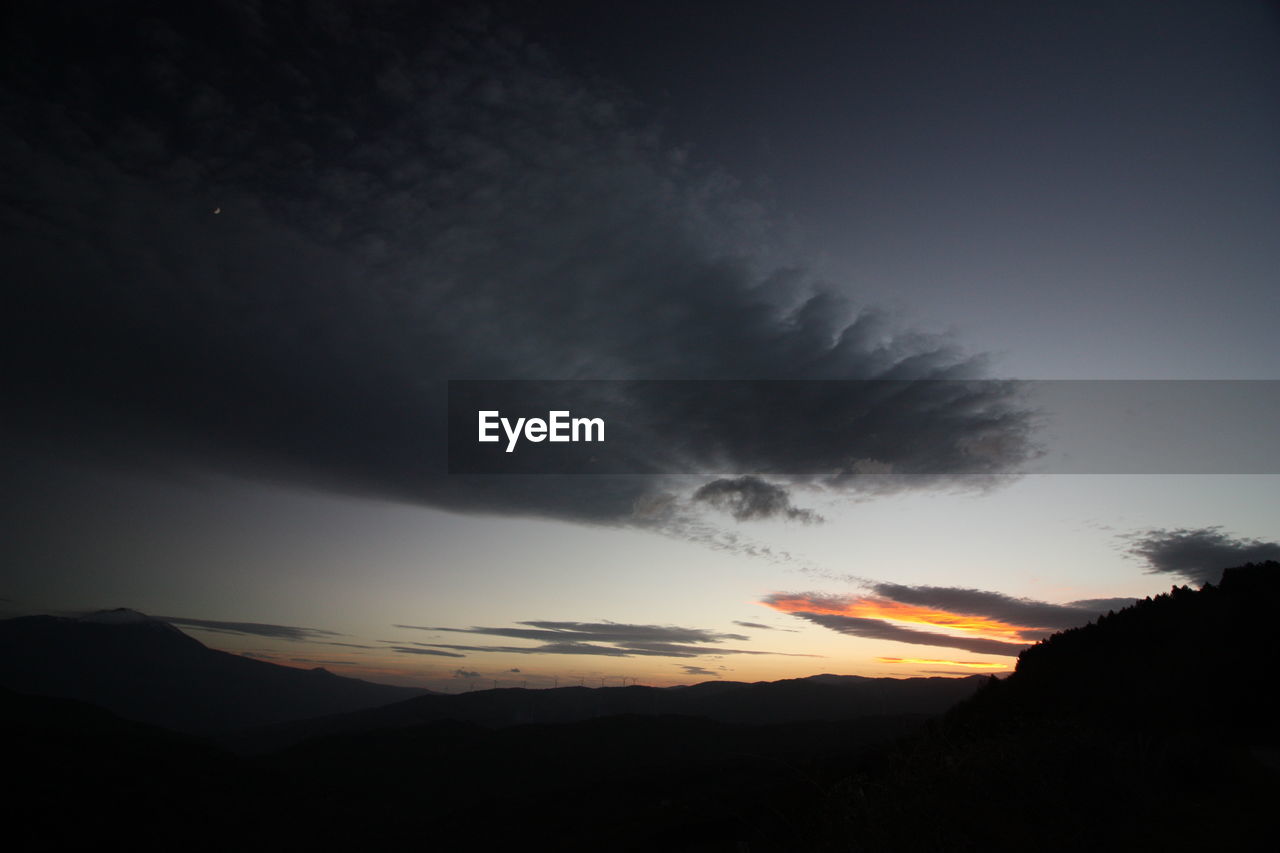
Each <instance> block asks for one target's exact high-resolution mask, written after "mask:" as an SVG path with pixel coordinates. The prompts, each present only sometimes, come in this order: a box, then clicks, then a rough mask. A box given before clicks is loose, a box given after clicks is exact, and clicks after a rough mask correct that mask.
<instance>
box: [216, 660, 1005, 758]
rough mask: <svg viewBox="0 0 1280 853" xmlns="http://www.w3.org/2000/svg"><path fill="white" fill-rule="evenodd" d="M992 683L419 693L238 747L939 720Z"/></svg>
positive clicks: (845, 679)
mask: <svg viewBox="0 0 1280 853" xmlns="http://www.w3.org/2000/svg"><path fill="white" fill-rule="evenodd" d="M984 681H985V679H984V678H983V677H982V676H970V677H968V678H906V679H893V678H859V677H855V676H839V677H837V676H830V675H822V676H813V677H811V678H796V679H788V680H784V681H766V682H757V683H754V684H746V683H742V682H736V681H727V682H726V681H709V682H704V683H702V684H695V685H692V686H688V687H662V688H659V687H640V686H631V687H605V688H587V687H561V688H557V689H551V690H546V689H544V690H522V689H518V688H509V689H501V690H478V691H475V692H474V693H459V694H452V695H440V694H437V695H430V696H419V697H416V698H414V699H408V700H406V701H403V702H398V703H396V704H394V705H388V706H385V707H382V708H373V709H370V710H367V711H357V712H354V713H351V714H344V715H340V716H334V717H328V718H322V719H314V720H302V721H298V722H293V723H285V724H281V725H279V726H272V727H268V728H266V729H263V730H256V731H251V732H245V733H243V734H242V735H237V736H235V737H234V738H232V739H231V740H230V741H229V745H231V746H232V747H234V748H235V749H237V750H240V751H243V752H263V751H269V750H273V749H280V748H283V747H285V746H288V745H290V744H293V743H297V742H299V741H302V740H305V739H307V738H312V737H319V736H326V735H336V734H356V733H360V732H370V731H376V730H380V729H396V728H407V727H411V726H420V725H424V724H428V723H436V722H442V721H446V720H450V721H455V722H465V723H473V724H477V725H482V726H488V727H505V726H515V725H530V724H555V723H573V722H581V721H584V720H591V719H596V718H600V717H609V716H617V715H623V714H626V715H634V716H671V715H679V716H688V717H701V718H704V719H709V720H715V721H717V722H722V723H736V724H747V725H763V724H776V723H791V722H815V721H841V720H851V719H856V718H859V717H869V716H873V715H894V716H898V715H919V716H929V715H934V714H940V713H942V712H943V711H945V710H946V709H947V708H950V707H951V706H953V705H955V704H956V703H957V702H959V701H961V700H962V699H965V698H968V697H969V696H971V695H972V694H973V692H974V691H975V690H976V689H978V687H979V686H980V685H981V684H982V683H983V682H984Z"/></svg>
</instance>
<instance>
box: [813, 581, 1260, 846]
mask: <svg viewBox="0 0 1280 853" xmlns="http://www.w3.org/2000/svg"><path fill="white" fill-rule="evenodd" d="M1278 606H1280V564H1277V563H1275V562H1267V563H1262V564H1248V565H1245V566H1242V567H1238V568H1233V569H1228V570H1227V571H1226V572H1225V573H1224V574H1223V577H1222V581H1221V582H1220V583H1219V584H1217V585H1212V584H1206V585H1205V586H1204V587H1203V588H1202V589H1200V590H1192V589H1190V588H1188V587H1175V588H1173V589H1172V590H1171V591H1170V592H1169V593H1167V594H1163V595H1159V596H1156V597H1154V598H1148V599H1146V600H1144V601H1139V602H1137V603H1135V604H1134V605H1132V606H1130V607H1126V608H1124V609H1123V610H1121V611H1119V612H1115V613H1109V614H1107V615H1106V616H1103V617H1101V618H1099V619H1098V620H1097V621H1096V622H1094V623H1091V624H1089V625H1086V626H1084V627H1081V628H1075V629H1072V630H1068V631H1063V632H1061V633H1058V634H1055V635H1053V636H1051V637H1049V638H1047V639H1046V640H1044V641H1042V642H1041V643H1039V644H1037V645H1035V646H1033V647H1031V648H1029V649H1027V650H1026V651H1024V652H1023V653H1022V655H1021V657H1020V659H1019V661H1018V666H1017V670H1016V671H1015V672H1014V673H1013V674H1012V675H1010V676H1009V677H1008V678H1006V679H1003V680H996V679H991V680H990V681H989V682H988V684H987V685H985V686H984V687H983V689H981V690H980V691H978V693H977V694H976V695H975V696H974V697H973V698H971V699H969V700H967V701H965V702H963V703H961V704H959V705H958V706H956V707H955V708H954V709H952V710H951V711H949V712H948V713H947V714H946V715H945V716H944V717H943V718H942V719H940V720H939V721H937V722H936V723H934V724H931V725H930V726H929V727H928V729H927V730H926V732H925V733H923V734H921V735H920V736H918V737H915V738H912V739H909V740H908V741H906V742H905V743H904V744H902V745H900V746H899V747H898V748H897V749H896V750H895V751H894V752H893V753H891V754H889V755H887V756H884V757H883V758H882V759H881V761H880V762H879V764H878V765H877V766H876V767H874V768H873V769H870V770H867V771H865V772H864V773H863V774H861V775H860V776H858V777H857V778H856V780H855V781H854V783H853V784H852V786H851V790H852V791H854V792H856V796H851V797H850V799H849V800H848V806H849V808H848V810H847V812H846V813H845V814H843V815H840V816H839V817H838V818H837V817H836V816H834V815H832V814H826V815H824V816H823V819H825V820H827V821H828V825H829V826H830V827H831V828H832V830H833V831H832V835H831V836H830V837H829V838H828V842H829V843H831V844H832V845H834V846H836V847H839V846H842V845H847V844H850V843H854V840H856V843H857V845H858V846H859V847H860V848H861V849H866V850H895V851H916V850H940V849H942V850H957V851H964V850H973V851H978V850H982V851H984V853H985V851H991V850H1015V849H1018V850H1022V849H1028V848H1032V847H1034V848H1035V849H1037V850H1081V849H1087V848H1090V847H1095V848H1096V847H1102V848H1104V849H1128V850H1254V849H1257V850H1270V849H1274V844H1275V841H1276V837H1275V836H1276V833H1275V831H1274V829H1273V822H1272V815H1273V814H1274V809H1275V803H1276V801H1277V797H1278V796H1280V774H1278V771H1280V762H1278V761H1277V756H1278V755H1280V715H1278V714H1277V713H1276V703H1275V699H1274V696H1275V691H1276V683H1275V681H1276V679H1275V660H1276V655H1277V653H1280V641H1278V640H1277V634H1276V631H1277V628H1276V623H1275V620H1274V614H1275V612H1276V608H1277V607H1278Z"/></svg>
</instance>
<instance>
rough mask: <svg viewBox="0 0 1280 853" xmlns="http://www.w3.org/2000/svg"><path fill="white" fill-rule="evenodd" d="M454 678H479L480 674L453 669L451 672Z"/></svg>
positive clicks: (468, 670)
mask: <svg viewBox="0 0 1280 853" xmlns="http://www.w3.org/2000/svg"><path fill="white" fill-rule="evenodd" d="M453 677H454V678H479V677H480V673H478V672H476V671H475V670H470V669H455V670H454V671H453Z"/></svg>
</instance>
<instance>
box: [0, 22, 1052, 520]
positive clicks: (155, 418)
mask: <svg viewBox="0 0 1280 853" xmlns="http://www.w3.org/2000/svg"><path fill="white" fill-rule="evenodd" d="M27 8H28V12H29V14H26V15H25V16H24V17H23V19H22V26H21V27H13V28H7V35H6V36H5V37H4V44H3V48H4V55H5V61H6V74H5V75H4V81H5V82H4V83H3V84H2V85H3V87H4V91H3V92H2V93H0V94H2V95H3V99H2V100H0V110H2V111H3V113H2V116H0V118H2V120H0V174H2V176H3V182H4V186H5V188H6V190H5V194H4V197H3V199H2V200H0V217H3V219H4V222H5V229H6V233H7V235H8V237H9V239H6V240H5V241H4V242H3V248H0V266H2V267H3V268H4V270H5V274H6V277H7V279H8V280H10V281H13V282H21V286H15V287H10V288H6V289H5V295H4V297H3V302H2V303H0V341H3V343H0V349H2V350H3V358H4V363H5V365H6V370H5V371H4V374H3V378H2V379H0V383H2V384H0V398H3V399H4V400H5V403H6V410H7V411H8V412H10V413H11V415H12V416H11V417H8V418H6V427H5V428H6V431H7V432H8V433H9V435H8V437H7V443H10V444H12V443H13V442H14V441H21V442H24V443H26V444H28V445H32V444H34V445H37V446H39V447H41V448H43V449H45V450H48V451H50V452H53V453H57V454H63V455H65V454H69V453H73V452H74V453H76V454H79V455H81V456H88V457H89V458H93V459H98V458H100V457H109V458H112V459H115V460H117V461H121V460H123V461H124V463H125V464H129V465H135V466H136V465H142V464H146V465H148V466H162V467H174V466H185V465H196V466H198V467H202V468H211V469H215V470H220V471H227V472H231V473H238V474H240V475H245V476H251V477H268V478H281V477H284V478H288V479H290V480H293V481H295V482H302V483H307V484H311V485H316V486H319V487H323V488H329V489H335V490H341V491H345V492H352V493H369V494H376V495H379V496H386V497H390V498H394V499H400V500H408V501H416V502H421V503H426V504H432V505H438V506H445V507H449V508H452V509H457V510H474V511H486V512H518V513H538V514H544V515H552V516H559V517H567V518H574V519H588V520H590V519H594V520H617V519H623V518H628V517H629V516H630V514H631V512H632V509H633V507H634V506H635V504H636V500H637V499H638V498H640V497H642V496H643V495H644V494H645V493H647V492H648V491H649V490H650V489H651V488H653V484H652V483H650V482H648V481H646V480H644V479H640V478H612V477H607V478H561V479H556V478H522V477H495V478H467V477H453V478H450V477H448V476H446V474H445V470H444V466H443V461H442V459H441V453H440V448H441V447H443V446H444V443H445V428H444V424H445V418H444V414H445V413H444V411H443V402H444V400H445V380H447V379H448V378H450V377H459V376H467V377H472V378H539V379H546V378H582V377H587V378H627V379H629V378H637V377H638V378H648V377H664V378H677V379H680V378H684V379H716V378H738V377H743V376H748V377H758V378H764V379H897V380H909V382H908V387H906V388H905V389H902V388H898V389H897V390H895V391H894V392H893V394H894V395H895V398H894V401H893V402H894V405H893V406H891V407H889V408H880V407H877V406H876V405H875V403H876V401H875V400H871V399H862V398H857V399H852V400H851V399H844V398H840V399H836V398H834V397H832V396H831V395H832V393H835V392H826V391H824V392H821V393H820V394H818V396H817V397H815V398H814V399H810V400H806V401H804V403H803V405H797V407H796V408H795V410H794V411H787V412H781V413H779V418H780V421H779V424H778V427H777V429H778V432H777V433H776V435H777V436H797V435H806V436H808V439H807V440H805V441H776V440H773V438H776V436H773V437H768V438H769V439H770V440H765V441H762V440H761V437H760V436H758V435H745V434H743V433H742V432H741V431H740V430H739V429H737V428H736V426H735V423H734V422H733V418H732V416H731V415H732V413H730V412H726V413H725V414H724V417H723V421H724V422H723V423H710V424H705V425H704V427H705V436H709V437H710V438H709V439H708V440H701V439H700V440H699V441H694V440H693V438H692V437H689V438H688V439H687V440H686V438H685V437H684V436H683V435H682V433H681V432H680V430H679V429H678V428H677V429H674V430H673V427H672V425H677V426H678V425H679V424H681V423H683V422H684V421H683V420H682V418H683V417H684V416H685V415H686V414H687V409H686V408H685V406H686V403H685V402H682V401H679V400H670V399H661V400H646V399H643V398H637V400H635V401H634V403H635V409H636V417H637V422H647V423H653V424H658V425H664V426H661V427H654V428H653V429H652V430H650V431H648V432H647V433H643V434H642V438H640V439H638V445H637V449H636V452H637V453H638V454H641V455H645V456H647V457H650V458H652V459H653V460H655V465H657V466H658V469H659V470H661V469H662V465H663V464H665V463H663V462H662V460H667V459H670V460H672V464H673V465H674V464H676V463H678V464H679V470H692V469H691V468H689V467H688V465H689V462H690V461H694V462H697V461H704V462H708V463H709V462H713V461H714V462H716V463H720V462H723V461H725V460H728V462H729V463H731V465H732V466H733V467H734V469H735V470H740V471H758V470H767V468H766V466H765V464H764V463H765V462H768V463H769V464H770V465H773V466H774V468H773V469H772V470H813V469H814V467H815V465H814V463H815V462H822V461H825V460H830V465H829V466H821V465H820V466H817V467H820V468H823V469H824V470H826V469H829V470H831V471H833V472H836V474H835V475H833V477H831V478H829V479H830V480H831V481H832V482H834V483H837V484H843V485H849V480H848V478H847V476H846V475H848V474H849V473H850V472H853V471H855V470H863V468H865V466H870V469H872V470H876V471H891V472H894V473H903V474H912V473H918V472H921V471H928V472H931V473H932V474H936V475H938V476H937V477H934V478H933V479H932V480H918V481H913V482H916V483H917V484H919V483H924V484H928V483H929V482H936V480H937V478H938V477H942V478H945V475H946V474H947V472H948V471H952V470H955V469H957V467H963V468H965V470H972V468H973V465H974V463H975V461H976V462H977V463H978V465H977V467H978V470H979V471H983V470H992V471H996V470H1007V468H1008V466H1009V465H1010V463H1011V462H1014V461H1016V460H1018V459H1020V458H1023V457H1024V456H1026V455H1027V454H1028V453H1029V452H1030V445H1029V442H1028V434H1029V423H1030V422H1029V419H1028V417H1027V415H1026V413H1025V412H1024V411H1022V409H1021V408H1020V406H1019V404H1018V402H1017V400H1016V397H1015V395H1014V393H1013V388H1012V386H1011V385H1008V384H1004V383H982V384H976V385H970V384H966V383H946V382H942V383H939V382H930V381H916V380H934V379H966V378H971V377H974V376H977V375H979V374H980V373H981V371H982V364H981V361H980V359H974V358H970V357H968V356H965V355H964V354H962V353H961V352H959V351H958V350H957V349H956V348H955V347H954V346H953V345H951V344H950V343H949V342H947V341H946V340H943V339H939V338H934V337H930V336H927V335H921V334H916V333H910V332H900V331H896V330H895V329H893V328H892V327H890V326H889V325H888V324H887V323H886V322H885V321H884V320H883V318H881V317H879V316H877V315H876V314H874V313H871V312H867V311H855V310H854V309H853V308H852V307H851V306H850V305H849V304H848V303H847V302H845V301H844V300H842V299H841V298H840V297H838V296H836V295H834V293H832V292H831V291H830V290H829V289H824V288H823V287H822V286H820V285H819V284H817V283H815V282H813V281H811V280H810V279H809V278H808V277H807V276H806V275H805V274H804V273H803V272H799V271H797V270H795V269H793V268H790V267H786V266H784V265H781V264H778V263H776V262H774V261H773V260H772V259H771V258H769V257H768V256H767V251H766V250H765V249H762V248H760V247H761V246H764V245H767V244H768V240H767V235H768V233H769V231H770V229H771V226H772V223H771V222H770V221H769V220H768V218H767V216H765V215H764V214H763V212H762V211H761V209H760V208H759V207H758V206H753V205H751V204H749V203H746V202H744V201H743V199H741V197H740V196H739V195H738V194H737V192H736V190H735V189H734V187H733V185H732V183H731V182H729V181H726V180H725V179H724V178H723V177H721V176H718V175H714V174H711V173H709V172H708V171H703V170H700V169H699V168H696V167H694V166H691V165H690V164H689V163H688V162H687V160H686V159H685V158H684V156H683V154H682V153H681V152H679V151H677V150H674V149H672V148H670V147H668V146H667V145H666V143H664V142H663V141H662V139H661V137H660V136H659V135H658V134H656V133H655V132H653V131H651V130H649V129H647V128H644V127H642V126H640V125H639V124H638V123H637V122H635V121H634V120H633V119H632V118H630V117H629V113H628V109H627V108H626V107H625V106H624V102H623V99H622V98H621V97H619V96H616V95H615V94H612V93H611V92H610V91H607V90H604V89H603V88H602V87H600V86H597V85H595V84H588V83H584V82H583V81H580V80H576V79H573V78H571V77H569V76H568V75H567V74H566V73H564V72H563V71H561V70H559V69H558V67H557V66H556V65H555V63H554V62H553V61H550V60H548V59H546V58H544V57H543V55H542V54H541V52H540V51H539V50H538V49H537V48H536V47H535V46H532V45H529V44H527V43H526V42H524V41H523V40H522V39H521V37H520V36H518V35H517V34H514V33H512V32H511V31H510V29H509V28H505V27H502V26H500V25H493V26H490V25H488V24H485V23H484V18H483V16H476V15H471V14H454V13H452V12H451V13H447V14H446V13H440V12H439V11H438V8H437V7H436V5H435V4H415V3H396V2H391V3H384V4H360V5H359V11H358V12H352V13H351V14H343V15H320V14H315V10H316V8H318V7H315V6H314V5H313V4H310V3H305V2H302V0H284V2H279V3H270V4H258V3H253V2H247V0H246V2H226V3H220V4H198V5H196V6H192V5H191V4H170V3H131V4H125V7H123V8H121V7H117V6H115V5H111V6H98V5H96V4H84V5H83V6H80V5H77V6H76V7H75V8H76V11H75V13H69V12H67V11H65V9H64V8H63V7H62V6H61V4H38V5H32V6H29V7H27ZM353 8H354V7H353ZM50 57H54V58H55V59H56V61H51V60H50ZM61 58H68V59H67V61H62V59H61ZM215 211H216V212H215ZM823 395H825V396H823ZM851 406H852V407H855V408H860V409H861V410H866V412H868V413H869V414H868V417H867V419H866V420H865V424H866V425H867V426H868V429H866V430H860V431H858V433H857V435H856V436H854V435H851V434H836V433H830V432H828V433H821V434H817V433H813V430H812V425H813V424H814V423H815V422H818V421H821V420H822V418H824V417H827V416H830V414H831V413H832V412H845V411H847V410H848V409H849V408H850V407H851ZM881 412H883V413H886V414H882V415H878V414H877V413H881ZM787 454H800V455H801V456H802V457H803V458H798V459H792V458H788V457H787ZM796 461H799V462H803V463H804V464H803V465H801V466H800V467H799V468H791V467H786V466H787V465H790V464H791V463H793V462H796ZM778 466H781V467H778ZM859 466H863V467H861V468H860V467H859ZM886 482H887V481H886ZM772 488H777V489H779V490H780V489H782V488H783V486H781V485H778V484H774V485H773V486H772ZM725 494H726V495H728V494H729V493H725ZM737 494H738V497H736V498H729V497H727V496H726V497H725V498H724V500H726V501H729V503H730V505H729V508H730V511H733V512H735V514H743V515H744V517H759V514H760V513H761V512H765V511H766V510H765V509H764V507H769V506H774V507H777V506H781V507H783V509H782V510H781V511H782V512H783V514H784V515H786V516H788V517H798V516H795V515H794V513H804V511H803V510H795V509H794V508H790V509H788V508H787V507H789V506H790V504H789V503H781V504H779V503H778V500H780V499H781V498H779V496H778V492H773V491H769V490H764V491H763V492H760V491H757V492H752V493H751V494H750V495H745V494H744V493H743V492H742V490H741V489H739V490H738V492H737ZM762 497H763V499H764V501H765V502H764V503H761V499H762ZM783 497H785V495H784V496H783Z"/></svg>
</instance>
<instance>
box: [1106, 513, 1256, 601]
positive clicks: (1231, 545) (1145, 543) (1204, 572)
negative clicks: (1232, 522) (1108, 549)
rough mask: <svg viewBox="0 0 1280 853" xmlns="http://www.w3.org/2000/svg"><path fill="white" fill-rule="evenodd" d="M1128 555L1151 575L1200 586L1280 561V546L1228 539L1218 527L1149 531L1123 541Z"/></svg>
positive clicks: (1233, 538)
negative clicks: (1253, 565)
mask: <svg viewBox="0 0 1280 853" xmlns="http://www.w3.org/2000/svg"><path fill="white" fill-rule="evenodd" d="M1125 538H1126V539H1127V540H1128V541H1129V542H1130V545H1129V548H1128V553H1129V554H1130V555H1132V556H1134V557H1137V558H1138V559H1139V560H1141V561H1142V562H1143V563H1145V564H1146V566H1147V569H1148V570H1149V571H1150V572H1151V573H1153V574H1170V575H1174V576H1176V577H1180V578H1184V579H1186V580H1189V581H1192V582H1193V583H1197V584H1200V585H1201V586H1203V585H1204V584H1206V583H1218V582H1219V581H1220V580H1222V572H1223V570H1224V569H1230V568H1234V567H1236V566H1242V565H1244V564H1245V563H1261V562H1265V561H1267V560H1280V543H1276V542H1267V541H1264V540H1262V539H1248V538H1244V537H1236V536H1231V535H1229V534H1227V533H1224V532H1223V531H1222V528H1221V527H1220V526H1215V527H1200V528H1177V529H1173V530H1148V531H1145V532H1142V533H1135V534H1131V535H1130V536H1127V537H1125Z"/></svg>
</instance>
